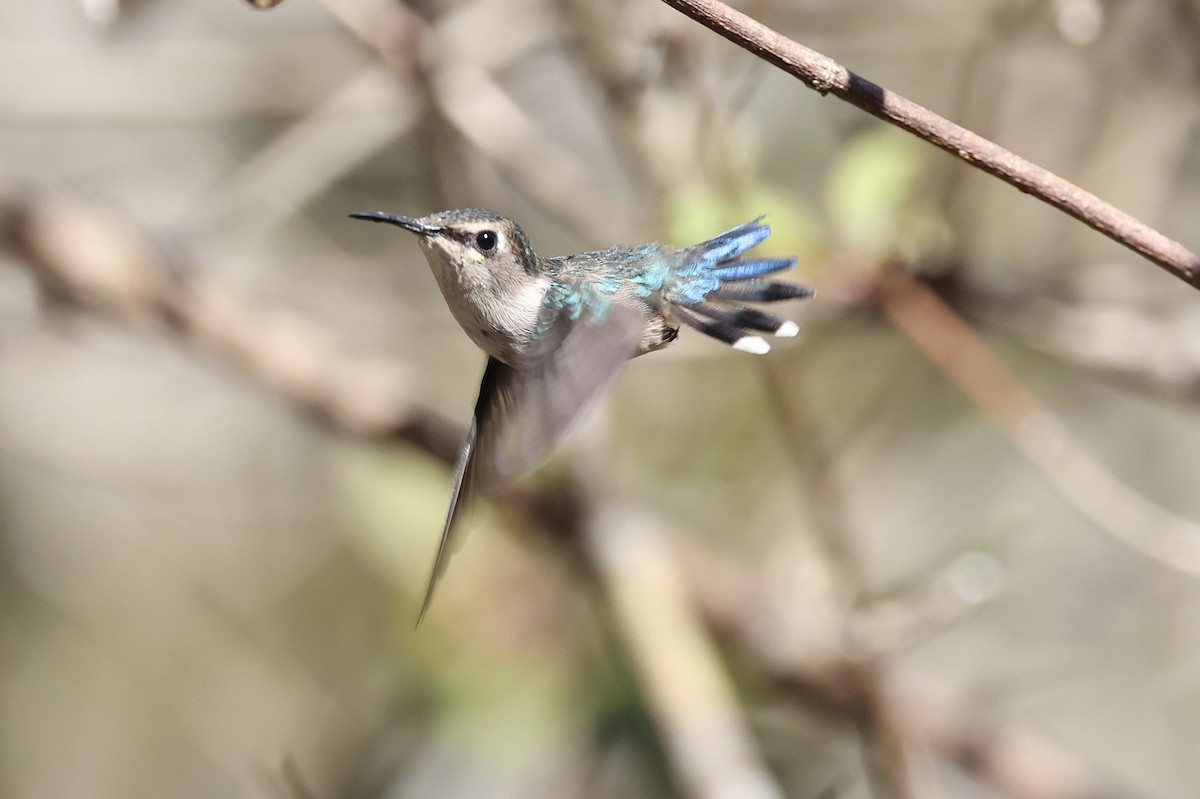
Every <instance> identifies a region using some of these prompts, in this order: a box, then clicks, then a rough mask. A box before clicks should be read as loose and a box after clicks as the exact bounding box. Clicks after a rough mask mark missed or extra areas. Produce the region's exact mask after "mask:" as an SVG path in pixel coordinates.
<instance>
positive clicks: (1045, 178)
mask: <svg viewBox="0 0 1200 799" xmlns="http://www.w3.org/2000/svg"><path fill="white" fill-rule="evenodd" d="M663 2H664V3H666V4H667V5H669V6H671V7H673V8H675V9H677V10H679V11H681V12H682V13H684V14H686V15H687V16H689V17H691V18H692V19H694V20H696V21H697V22H700V23H701V24H703V25H705V26H706V27H708V28H710V29H711V30H713V31H716V32H717V33H719V34H720V35H722V36H724V37H725V38H726V39H728V40H729V41H731V42H733V43H735V44H737V45H738V46H740V47H743V48H745V49H746V50H749V51H750V52H751V53H754V54H755V55H757V56H758V57H759V58H762V59H765V60H767V61H769V62H770V63H772V64H774V65H775V66H777V67H779V68H780V69H782V70H784V71H785V72H787V73H788V74H790V75H793V76H794V77H797V78H799V79H800V80H802V81H803V82H804V83H805V84H807V85H808V86H809V87H810V88H812V89H815V90H816V91H818V92H820V93H821V94H832V95H834V96H835V97H838V98H840V99H842V100H845V101H846V102H848V103H851V104H853V105H855V106H858V107H859V108H861V109H862V110H864V111H866V112H867V113H869V114H872V115H873V116H876V117H879V118H880V119H882V120H884V121H885V122H890V123H891V124H893V125H896V126H898V127H901V128H903V129H904V130H907V131H908V132H909V133H912V134H914V135H916V136H919V137H920V138H922V139H924V140H925V141H927V142H929V143H931V144H933V145H935V146H937V147H940V148H941V149H943V150H945V151H946V152H948V153H950V154H952V155H955V156H958V157H959V158H961V159H962V160H964V161H966V162H967V163H968V164H971V165H972V166H975V167H978V168H979V169H982V170H984V171H985V172H988V173H990V174H992V175H995V176H996V177H998V178H1000V179H1001V180H1004V181H1006V182H1007V183H1010V184H1012V185H1013V186H1015V187H1017V188H1018V189H1020V190H1021V191H1023V192H1025V193H1026V194H1032V195H1033V196H1034V197H1037V198H1038V199H1040V200H1042V201H1043V202H1046V203H1048V204H1050V205H1052V206H1054V207H1055V208H1058V209H1059V210H1060V211H1063V212H1064V213H1067V214H1069V215H1071V216H1073V217H1075V218H1076V219H1078V220H1079V221H1080V222H1083V223H1084V224H1085V225H1088V226H1089V227H1091V228H1093V229H1095V230H1097V231H1099V232H1101V233H1103V234H1104V235H1106V236H1108V237H1109V238H1111V239H1112V240H1113V241H1116V242H1118V243H1120V244H1122V245H1124V246H1125V247H1128V248H1129V249H1131V250H1133V251H1134V252H1137V253H1139V254H1141V255H1142V256H1144V257H1145V258H1147V259H1148V260H1150V261H1152V262H1154V263H1155V264H1157V265H1159V266H1161V267H1162V268H1163V269H1165V270H1166V271H1168V272H1170V273H1171V274H1172V275H1174V276H1175V277H1177V278H1179V279H1180V280H1182V281H1184V282H1185V283H1187V284H1189V285H1191V286H1193V287H1195V288H1200V256H1198V255H1196V254H1195V253H1193V252H1191V251H1190V250H1188V249H1187V248H1186V247H1184V246H1183V245H1182V244H1180V243H1179V242H1177V241H1174V240H1172V239H1170V238H1168V237H1166V236H1164V235H1163V234H1162V233H1159V232H1158V231H1157V230H1155V229H1153V228H1151V227H1150V226H1149V225H1147V224H1145V223H1144V222H1141V221H1139V220H1138V219H1136V218H1134V217H1133V216H1131V215H1129V214H1127V213H1125V212H1124V211H1122V210H1120V209H1118V208H1116V207H1115V206H1113V205H1110V204H1109V203H1106V202H1104V201H1103V200H1101V199H1100V198H1099V197H1096V196H1095V195H1094V194H1090V193H1088V192H1086V191H1084V190H1083V189H1081V188H1079V187H1078V186H1076V185H1075V184H1073V183H1071V182H1069V181H1067V180H1064V179H1063V178H1060V177H1059V176H1058V175H1055V174H1054V173H1053V172H1050V171H1049V170H1047V169H1044V168H1043V167H1040V166H1038V165H1037V164H1034V163H1032V162H1030V161H1027V160H1025V159H1024V158H1021V157H1020V156H1018V155H1015V154H1014V153H1011V152H1009V151H1008V150H1006V149H1004V148H1003V147H1001V146H1000V145H998V144H996V143H994V142H991V141H989V140H987V139H985V138H983V137H982V136H980V135H979V134H977V133H973V132H971V131H969V130H967V129H966V128H964V127H962V126H960V125H956V124H954V123H953V122H951V121H949V120H948V119H945V118H943V117H940V116H938V115H937V114H935V113H933V112H932V111H930V110H928V109H926V108H923V107H922V106H920V105H917V104H916V103H914V102H912V101H911V100H908V99H905V98H904V97H901V96H900V95H898V94H896V93H894V92H892V91H889V90H887V89H884V88H883V87H881V86H878V85H876V84H874V83H872V82H871V81H869V80H866V79H865V78H862V77H860V76H858V75H856V74H854V73H853V72H851V71H850V70H849V69H847V68H846V67H844V66H842V65H841V64H839V63H838V62H836V61H834V60H833V59H832V58H829V57H828V56H826V55H822V54H821V53H818V52H816V51H815V50H811V49H809V48H807V47H805V46H804V45H802V44H800V43H799V42H796V41H794V40H792V39H789V38H787V37H786V36H783V35H782V34H780V33H778V32H777V31H774V30H772V29H771V28H768V27H767V26H766V25H763V24H762V23H761V22H758V21H757V20H755V19H753V18H751V17H748V16H746V15H745V14H743V13H741V12H740V11H735V10H734V9H732V8H730V7H729V6H727V5H725V4H724V3H722V2H720V0H663Z"/></svg>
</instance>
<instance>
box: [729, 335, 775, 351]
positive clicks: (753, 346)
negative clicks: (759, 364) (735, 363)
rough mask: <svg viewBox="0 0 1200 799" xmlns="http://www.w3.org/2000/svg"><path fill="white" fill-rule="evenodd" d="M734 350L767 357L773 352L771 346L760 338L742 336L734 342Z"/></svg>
mask: <svg viewBox="0 0 1200 799" xmlns="http://www.w3.org/2000/svg"><path fill="white" fill-rule="evenodd" d="M733 348H734V349H735V350H741V351H742V352H749V353H751V354H753V355H766V354H767V353H768V352H770V351H771V345H770V344H768V343H767V342H766V341H765V340H763V339H762V338H759V337H758V336H742V337H741V338H739V339H738V340H737V341H735V342H733Z"/></svg>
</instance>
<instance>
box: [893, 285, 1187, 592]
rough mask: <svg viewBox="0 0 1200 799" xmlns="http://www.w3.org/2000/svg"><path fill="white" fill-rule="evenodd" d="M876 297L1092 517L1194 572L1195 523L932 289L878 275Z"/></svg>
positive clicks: (1150, 552)
mask: <svg viewBox="0 0 1200 799" xmlns="http://www.w3.org/2000/svg"><path fill="white" fill-rule="evenodd" d="M881 302H882V303H883V309H884V312H885V313H886V314H887V316H888V318H889V319H891V320H892V322H893V324H895V325H896V327H898V328H899V329H900V330H901V331H903V332H904V333H905V334H906V335H907V336H908V337H909V338H910V339H912V341H913V342H914V343H915V344H916V345H917V346H918V347H920V348H921V350H922V351H923V352H924V353H925V355H926V356H927V357H928V358H929V359H930V360H932V361H933V362H934V363H935V364H937V365H938V366H939V367H940V368H941V369H942V371H944V372H945V373H946V375H947V376H948V377H949V378H950V379H951V380H953V381H954V383H955V384H956V385H957V386H958V387H959V388H960V389H961V390H962V392H963V393H964V394H966V395H967V397H968V399H970V400H971V402H972V403H974V405H975V406H976V407H977V408H978V409H979V410H980V411H982V412H983V414H984V415H985V416H987V417H988V418H989V419H991V420H992V422H993V423H994V424H995V425H996V426H997V427H998V428H999V429H1000V431H1001V432H1002V433H1003V434H1004V435H1005V437H1007V438H1008V439H1009V441H1010V442H1012V444H1013V446H1015V447H1016V448H1017V450H1018V451H1019V452H1020V453H1021V454H1022V455H1024V456H1025V458H1026V459H1027V460H1028V461H1029V462H1030V463H1032V464H1033V465H1034V466H1036V467H1037V468H1038V469H1039V470H1040V471H1041V472H1042V474H1043V475H1045V476H1046V478H1047V479H1048V480H1049V481H1050V483H1051V484H1052V485H1053V486H1054V487H1055V488H1057V489H1058V492H1059V494H1060V495H1061V496H1062V497H1063V498H1065V499H1066V500H1067V501H1068V502H1070V503H1071V504H1072V505H1073V506H1074V507H1075V508H1076V509H1077V510H1079V511H1080V512H1081V513H1082V514H1083V515H1084V516H1086V517H1087V518H1088V519H1090V520H1091V521H1092V523H1093V524H1095V525H1096V526H1097V527H1099V528H1100V529H1101V530H1104V531H1105V532H1107V533H1109V534H1110V535H1112V536H1113V537H1114V538H1116V539H1117V540H1119V541H1121V542H1123V543H1125V544H1127V545H1128V546H1130V547H1132V548H1133V549H1135V550H1136V551H1138V552H1140V553H1142V554H1143V555H1145V556H1147V557H1149V558H1152V559H1154V560H1156V561H1158V562H1159V563H1162V564H1163V565H1165V566H1168V567H1170V568H1172V569H1175V570H1177V571H1181V572H1184V573H1186V574H1189V575H1192V576H1194V577H1196V576H1200V524H1198V523H1196V522H1194V521H1192V520H1191V519H1187V518H1184V517H1182V516H1179V515H1178V514H1175V513H1172V512H1171V511H1169V510H1167V509H1166V508H1163V507H1162V506H1160V505H1157V504H1155V503H1153V502H1151V501H1150V500H1148V499H1147V498H1146V497H1145V496H1143V495H1142V494H1140V493H1138V492H1137V491H1135V490H1134V489H1133V488H1131V487H1130V486H1129V485H1128V484H1127V483H1125V482H1123V481H1121V480H1120V479H1118V478H1117V477H1116V476H1115V475H1114V474H1113V473H1112V472H1111V471H1109V470H1108V468H1107V467H1105V466H1104V464H1103V463H1101V462H1100V460H1099V459H1098V458H1097V457H1096V456H1095V455H1093V454H1092V453H1091V452H1090V451H1088V450H1087V448H1085V447H1084V446H1083V445H1082V444H1080V443H1079V441H1078V440H1077V439H1076V438H1075V437H1074V436H1073V435H1072V434H1071V431H1070V430H1068V429H1067V427H1066V426H1065V425H1064V424H1063V423H1062V422H1061V421H1060V420H1059V419H1058V417H1057V416H1055V415H1054V414H1053V413H1051V412H1050V411H1049V410H1048V409H1047V408H1046V407H1045V406H1043V405H1042V404H1041V403H1040V402H1039V401H1038V400H1037V398H1036V397H1034V396H1033V395H1032V394H1031V393H1030V392H1029V391H1028V390H1027V389H1026V388H1025V387H1024V386H1023V385H1021V383H1020V381H1018V380H1017V378H1016V377H1015V376H1014V375H1013V374H1012V372H1010V371H1009V370H1008V367H1006V366H1005V365H1004V363H1003V362H1002V361H1001V360H1000V359H999V358H997V357H996V356H995V354H993V353H992V351H991V349H989V348H988V347H987V346H986V345H985V344H984V343H983V341H982V340H980V338H979V337H978V336H977V335H976V334H975V332H974V331H972V330H971V328H970V327H969V326H968V325H967V324H966V323H965V322H964V321H963V320H962V318H961V317H959V316H958V315H957V314H956V313H955V312H954V311H953V310H952V309H951V308H949V306H947V305H946V304H945V303H944V302H943V301H942V300H941V298H939V297H938V296H937V295H936V294H935V293H934V292H933V290H932V289H930V288H929V287H927V286H925V285H923V284H921V283H919V282H917V281H916V280H913V279H912V278H909V277H906V276H902V275H899V274H897V275H894V276H893V277H891V278H890V279H888V280H887V281H886V282H885V283H884V285H883V287H882V290H881Z"/></svg>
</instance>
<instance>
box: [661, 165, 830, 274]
mask: <svg viewBox="0 0 1200 799" xmlns="http://www.w3.org/2000/svg"><path fill="white" fill-rule="evenodd" d="M763 214H766V215H767V222H768V223H769V224H770V225H771V238H769V239H767V240H766V241H765V242H763V244H762V245H761V246H760V247H759V248H758V250H756V253H757V252H761V253H762V254H764V255H790V256H795V257H796V259H797V262H798V264H799V266H800V268H801V270H802V271H806V269H810V268H811V265H812V264H813V263H814V262H817V261H820V260H821V259H822V257H823V255H824V252H825V241H824V233H823V226H822V224H821V222H820V220H819V219H818V217H817V214H816V212H814V211H813V210H812V209H811V208H809V207H808V205H806V204H805V203H804V201H803V200H802V199H800V198H799V197H797V196H796V195H795V194H793V193H791V192H790V191H787V190H786V189H783V188H780V187H778V186H772V185H770V184H768V183H763V182H756V183H752V184H750V185H749V186H747V187H745V189H744V190H742V191H740V192H738V193H736V194H730V193H728V192H723V191H718V190H716V189H714V188H712V187H711V186H699V185H698V186H692V187H689V188H685V189H683V190H681V191H678V192H676V193H675V194H674V195H673V196H671V197H668V198H667V200H666V202H665V203H664V206H663V220H664V227H665V234H666V238H667V241H668V242H669V243H671V244H673V245H674V246H677V247H686V246H688V245H691V244H695V243H696V242H699V241H704V240H706V239H710V238H712V237H713V236H715V235H716V234H718V233H720V232H721V231H724V230H728V229H730V228H732V227H736V226H737V225H740V224H742V223H743V222H747V221H749V220H751V219H754V218H755V217H758V216H762V215H763Z"/></svg>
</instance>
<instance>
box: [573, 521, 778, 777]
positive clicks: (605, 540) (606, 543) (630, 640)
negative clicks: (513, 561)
mask: <svg viewBox="0 0 1200 799" xmlns="http://www.w3.org/2000/svg"><path fill="white" fill-rule="evenodd" d="M582 546H583V548H584V549H585V550H586V552H587V553H588V557H589V561H590V563H591V565H592V566H593V567H594V568H595V570H596V573H597V575H598V577H599V578H600V585H601V587H602V589H603V591H604V594H605V596H606V597H607V600H608V604H609V608H610V611H611V613H612V615H613V618H614V621H615V623H616V625H617V628H618V629H619V631H620V632H621V637H622V638H623V639H624V641H625V643H626V646H627V647H628V648H629V650H630V654H631V656H632V659H633V661H634V664H635V666H636V668H637V672H638V675H639V681H640V682H641V684H642V690H643V691H644V692H645V694H646V697H647V701H648V704H649V705H650V708H651V711H652V713H653V714H654V716H655V718H656V719H657V720H658V726H659V729H660V730H661V731H662V734H663V738H664V743H665V747H666V749H667V751H668V753H669V754H670V756H671V759H672V760H673V762H674V763H675V768H676V771H677V773H678V774H679V776H680V778H681V780H682V781H683V783H684V784H685V787H686V789H687V790H686V793H687V795H689V796H694V797H707V798H709V799H716V798H717V797H729V799H734V798H735V797H736V798H739V799H740V797H753V799H772V797H782V796H783V792H782V790H781V789H780V788H779V786H778V785H776V784H775V780H774V778H773V777H772V775H771V773H770V772H769V771H768V770H767V769H766V767H765V766H764V765H763V764H762V763H761V762H760V761H759V759H758V757H757V755H756V754H755V749H756V747H755V744H754V742H753V739H752V738H751V736H750V733H749V731H748V730H747V729H746V725H745V721H744V720H743V718H742V714H741V712H740V708H739V707H738V703H737V700H736V697H735V696H734V694H733V691H732V688H731V687H730V685H729V680H728V678H727V677H726V675H725V673H724V671H723V670H722V668H721V666H720V658H719V656H718V653H717V651H716V648H715V646H714V645H713V642H712V640H711V639H710V637H709V634H708V632H707V630H705V629H704V623H703V620H702V619H701V617H700V616H699V614H698V613H697V611H696V608H695V607H694V604H693V602H692V600H691V597H690V596H689V595H688V591H687V588H686V580H685V578H684V576H683V573H682V570H681V565H680V562H679V560H678V559H677V558H676V557H675V556H674V555H673V554H672V553H671V551H670V548H669V546H668V543H667V539H666V536H665V535H664V533H663V531H662V530H661V529H659V526H658V525H657V524H656V523H655V522H654V521H653V520H652V519H650V518H647V517H644V516H636V515H634V514H632V513H621V512H618V511H607V512H600V513H593V514H592V518H591V519H590V520H589V522H588V523H587V524H586V525H585V527H584V540H583V542H582Z"/></svg>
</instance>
